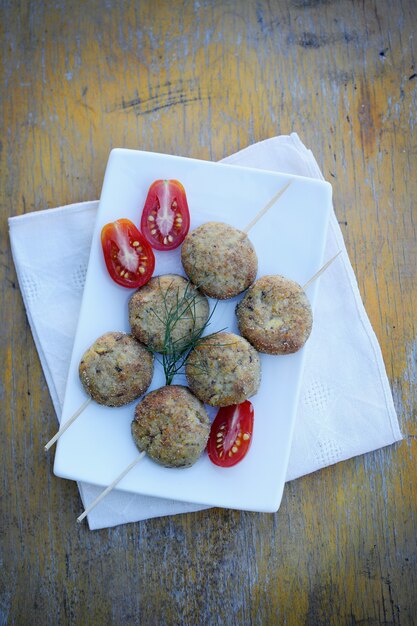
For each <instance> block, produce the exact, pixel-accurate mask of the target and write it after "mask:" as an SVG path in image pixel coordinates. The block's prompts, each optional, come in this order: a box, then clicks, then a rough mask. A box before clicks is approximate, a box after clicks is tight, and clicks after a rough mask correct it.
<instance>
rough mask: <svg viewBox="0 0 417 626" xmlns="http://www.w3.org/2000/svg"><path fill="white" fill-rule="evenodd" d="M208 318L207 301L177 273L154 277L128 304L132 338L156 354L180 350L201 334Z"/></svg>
mask: <svg viewBox="0 0 417 626" xmlns="http://www.w3.org/2000/svg"><path fill="white" fill-rule="evenodd" d="M208 316H209V304H208V300H207V298H206V297H205V296H203V295H202V294H201V293H200V292H199V291H198V289H197V288H196V287H195V286H194V285H193V284H192V283H190V281H188V280H186V279H185V278H183V277H182V276H178V275H177V274H166V275H165V276H155V277H154V278H151V280H150V281H149V282H148V283H147V284H146V285H144V286H143V287H141V289H138V291H136V293H134V294H133V296H132V297H131V298H130V301H129V323H130V327H131V329H132V333H133V335H134V336H135V337H136V338H137V339H138V340H139V341H141V342H142V343H144V344H145V345H146V346H149V347H150V348H152V349H153V350H155V351H156V352H162V351H165V352H166V353H170V352H174V351H176V350H180V349H181V347H182V346H183V345H184V344H187V343H189V342H190V340H192V338H193V337H195V336H196V335H198V334H199V333H200V332H201V330H202V329H203V327H204V325H205V324H206V322H207V319H208ZM167 325H169V327H168V326H167ZM167 330H169V336H170V340H167Z"/></svg>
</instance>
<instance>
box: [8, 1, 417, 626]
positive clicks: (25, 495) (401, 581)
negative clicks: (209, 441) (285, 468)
mask: <svg viewBox="0 0 417 626" xmlns="http://www.w3.org/2000/svg"><path fill="white" fill-rule="evenodd" d="M416 24H417V6H416V4H415V2H414V1H413V0H397V1H396V0H391V1H389V0H366V1H365V0H364V1H359V0H349V1H348V0H282V1H281V2H270V0H257V1H256V2H255V1H248V2H243V1H242V2H239V0H225V1H223V2H221V1H220V0H199V1H197V0H196V1H195V2H191V1H187V0H184V1H178V0H174V1H173V2H172V1H170V2H168V1H167V0H153V1H152V2H133V1H123V0H118V1H116V0H106V2H99V1H98V0H89V1H87V2H81V1H77V0H55V1H54V2H52V1H50V0H47V1H44V2H35V1H33V2H29V1H24V0H21V1H17V2H12V1H11V0H2V1H1V2H0V33H1V41H0V45H1V64H2V65H1V75H2V82H1V108H0V124H1V134H0V173H1V186H0V210H1V215H2V221H1V232H0V237H1V240H0V254H1V264H0V266H1V267H0V271H1V279H2V280H1V294H2V306H1V309H0V315H1V328H2V333H1V337H0V344H1V350H2V354H3V364H4V366H3V368H2V378H1V388H0V392H1V403H2V407H3V409H4V410H3V418H2V420H1V422H0V432H1V436H0V440H1V442H2V443H1V446H2V456H1V458H2V468H1V495H0V497H1V522H0V523H1V533H0V534H1V537H2V552H1V553H0V624H19V625H20V624H27V623H34V624H51V625H55V624H187V625H188V624H189V625H196V624H213V625H214V624H219V625H220V624H262V625H264V624H290V625H292V624H311V625H314V626H315V625H320V624H326V625H327V624H334V625H340V624H352V625H353V624H367V625H372V624H393V625H394V624H401V625H403V624H405V625H408V624H414V623H416V621H417V620H416V615H417V599H416V588H417V587H416V586H417V574H416V572H417V546H416V536H417V510H416V509H417V507H416V500H417V473H416V470H415V468H416V458H417V445H416V437H417V429H416V422H415V414H416V370H417V363H416V360H417V342H416V319H417V316H416V313H417V302H416V299H417V295H416V294H417V289H416V286H417V281H416V271H417V270H416V268H417V258H416V257H417V252H416V251H417V247H416V241H417V237H416V221H417V220H416V210H415V202H416V201H415V198H416V197H417V183H416V176H415V173H416V169H417V158H416V156H417V140H416V124H417V111H416V104H417V98H416V88H417V70H416V65H415V63H416V61H415V55H416V51H415V41H414V34H415V32H414V31H415V26H416ZM292 130H296V131H297V132H298V133H299V135H300V136H301V138H302V140H303V141H304V142H305V143H306V145H307V146H309V147H311V148H312V149H313V151H314V154H315V155H316V158H317V160H318V162H319V164H320V166H321V167H322V169H323V172H324V174H325V176H326V177H327V178H328V180H330V181H331V182H332V183H333V186H334V199H335V209H336V213H337V216H338V219H339V221H340V224H341V226H342V229H343V233H344V236H345V241H346V245H347V248H348V252H349V254H350V258H351V260H352V264H353V267H354V269H355V272H356V276H357V278H358V283H359V288H360V291H361V294H362V296H363V299H364V302H365V306H366V309H367V312H368V314H369V316H370V319H371V322H372V324H373V327H374V329H375V332H376V334H377V337H378V339H379V341H380V344H381V348H382V352H383V356H384V359H385V363H386V367H387V372H388V375H389V378H390V381H391V384H392V388H393V392H394V398H395V403H396V407H397V409H398V412H399V416H400V421H401V427H402V430H403V433H404V435H405V440H404V442H402V443H401V444H399V445H397V446H392V447H389V448H386V449H382V450H378V451H376V452H374V453H372V454H368V455H365V456H364V457H359V458H355V459H352V460H350V461H347V462H344V463H340V464H338V465H336V466H333V467H330V468H327V469H325V470H323V471H321V472H318V473H316V474H314V475H311V476H307V477H305V478H302V479H300V480H297V481H294V482H292V483H289V484H288V485H287V486H286V489H285V493H284V499H283V503H282V506H281V508H280V510H279V512H278V513H277V514H276V515H262V514H253V513H241V512H235V511H227V510H218V509H214V510H210V511H205V512H201V513H197V514H192V515H191V514H190V515H182V516H176V517H170V518H162V519H156V520H149V521H146V522H141V523H137V524H131V525H129V526H125V527H119V528H115V529H111V530H103V531H97V532H94V533H91V532H89V531H88V530H87V528H86V527H77V526H76V524H75V518H76V517H77V515H78V514H79V512H80V500H79V496H78V493H77V488H76V485H75V484H73V483H70V482H68V481H62V480H58V479H56V478H55V477H53V475H52V457H48V456H46V457H45V455H44V453H43V445H42V444H43V443H44V442H45V441H47V440H48V439H49V438H50V436H51V435H52V434H53V432H54V430H55V426H56V423H55V417H54V414H53V408H52V404H51V401H50V399H49V395H48V390H47V387H46V383H45V380H44V378H43V375H42V372H41V369H40V365H39V361H38V357H37V354H36V351H35V348H34V344H33V340H32V337H31V333H30V330H29V328H28V323H27V320H26V316H25V311H24V308H23V304H22V300H21V297H20V293H19V290H18V286H17V281H16V276H15V273H14V268H13V264H12V260H11V254H10V247H9V241H8V233H7V224H6V218H7V217H8V216H9V215H18V214H21V213H25V212H29V211H36V210H39V209H43V208H48V207H54V206H58V205H62V204H66V203H69V202H75V201H78V200H87V199H93V198H97V197H98V196H99V193H100V187H101V182H102V177H103V172H104V168H105V164H106V160H107V156H108V153H109V150H110V149H111V148H112V147H115V146H125V147H131V148H142V149H147V150H155V151H158V152H167V153H172V154H179V155H186V156H192V157H198V158H205V159H213V160H217V159H220V158H222V157H224V156H226V155H227V154H229V153H232V152H234V151H236V150H238V149H239V148H242V147H244V146H246V145H248V144H250V143H252V142H254V141H258V140H262V139H265V138H268V137H270V136H273V135H276V134H280V133H289V132H290V131H292Z"/></svg>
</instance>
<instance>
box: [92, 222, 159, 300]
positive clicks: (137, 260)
mask: <svg viewBox="0 0 417 626" xmlns="http://www.w3.org/2000/svg"><path fill="white" fill-rule="evenodd" d="M101 245H102V247H103V254H104V261H105V263H106V267H107V270H108V272H109V274H110V276H111V278H112V279H113V280H114V281H115V282H116V283H117V284H118V285H121V286H122V287H127V288H129V289H134V288H138V287H142V286H143V285H145V284H146V283H147V282H148V280H149V279H150V278H151V276H152V274H153V271H154V268H155V255H154V253H153V250H152V248H151V246H150V245H149V243H148V242H147V241H146V239H145V237H144V236H143V235H142V233H140V232H139V230H138V229H137V228H136V226H135V225H134V224H133V222H131V221H130V220H128V219H125V218H123V219H120V220H116V221H115V222H111V223H110V224H106V225H105V226H103V229H102V231H101Z"/></svg>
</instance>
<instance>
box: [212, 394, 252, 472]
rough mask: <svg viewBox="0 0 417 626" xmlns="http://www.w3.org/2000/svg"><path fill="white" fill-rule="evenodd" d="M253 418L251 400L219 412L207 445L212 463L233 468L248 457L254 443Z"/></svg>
mask: <svg viewBox="0 0 417 626" xmlns="http://www.w3.org/2000/svg"><path fill="white" fill-rule="evenodd" d="M253 418H254V413H253V405H252V403H251V402H249V400H245V402H242V403H241V404H232V405H231V406H225V407H222V408H221V409H220V410H219V412H218V413H217V415H216V418H215V420H214V422H213V424H212V425H211V430H210V437H209V440H208V444H207V452H208V455H209V459H210V461H212V463H214V464H215V465H219V466H220V467H232V466H233V465H236V464H237V463H239V462H240V461H241V460H242V459H243V458H244V457H245V456H246V454H247V452H248V450H249V447H250V444H251V441H252V432H253Z"/></svg>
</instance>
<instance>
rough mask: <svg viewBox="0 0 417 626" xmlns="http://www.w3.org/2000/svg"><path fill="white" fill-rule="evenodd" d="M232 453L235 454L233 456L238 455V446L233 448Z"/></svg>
mask: <svg viewBox="0 0 417 626" xmlns="http://www.w3.org/2000/svg"><path fill="white" fill-rule="evenodd" d="M232 452H233V454H236V452H237V448H236V446H233V448H232Z"/></svg>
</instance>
